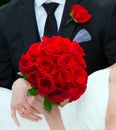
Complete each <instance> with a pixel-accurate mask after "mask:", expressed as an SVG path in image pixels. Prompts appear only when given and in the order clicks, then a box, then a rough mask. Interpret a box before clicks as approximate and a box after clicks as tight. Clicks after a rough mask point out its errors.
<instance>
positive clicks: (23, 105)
mask: <svg viewBox="0 0 116 130" xmlns="http://www.w3.org/2000/svg"><path fill="white" fill-rule="evenodd" d="M30 87H31V85H30V84H29V83H28V82H27V81H26V80H24V79H23V78H19V79H17V80H16V81H15V82H14V83H13V86H12V100H11V116H12V118H13V120H14V122H15V123H16V124H17V125H18V126H19V125H20V123H19V121H18V119H17V116H16V111H17V112H18V113H19V115H20V116H21V117H23V118H25V119H28V120H32V121H38V120H39V119H41V117H40V116H38V115H37V114H39V113H40V112H39V111H37V110H36V109H34V108H33V107H32V106H31V105H30V104H29V103H28V98H30V97H28V96H27V90H28V89H29V88H30Z"/></svg>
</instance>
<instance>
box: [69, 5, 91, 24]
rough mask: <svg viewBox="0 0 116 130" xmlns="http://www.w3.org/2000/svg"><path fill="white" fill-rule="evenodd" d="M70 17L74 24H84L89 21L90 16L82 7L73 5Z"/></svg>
mask: <svg viewBox="0 0 116 130" xmlns="http://www.w3.org/2000/svg"><path fill="white" fill-rule="evenodd" d="M70 16H71V17H72V19H73V20H74V21H75V22H76V23H86V22H88V21H89V20H90V19H91V17H92V16H91V14H90V13H89V12H88V11H87V10H86V9H85V8H84V7H83V6H82V5H73V6H72V8H71V10H70Z"/></svg>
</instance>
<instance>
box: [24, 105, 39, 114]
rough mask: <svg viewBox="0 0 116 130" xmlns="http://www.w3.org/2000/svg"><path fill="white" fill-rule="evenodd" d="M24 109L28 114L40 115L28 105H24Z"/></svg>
mask: <svg viewBox="0 0 116 130" xmlns="http://www.w3.org/2000/svg"><path fill="white" fill-rule="evenodd" d="M24 108H25V109H26V110H28V111H29V112H30V113H34V114H41V113H40V112H39V111H38V110H36V109H35V108H33V107H31V106H29V105H28V104H24Z"/></svg>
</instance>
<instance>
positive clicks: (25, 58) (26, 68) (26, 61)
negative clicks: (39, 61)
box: [19, 54, 38, 74]
mask: <svg viewBox="0 0 116 130" xmlns="http://www.w3.org/2000/svg"><path fill="white" fill-rule="evenodd" d="M19 68H20V71H21V72H22V74H28V73H30V72H32V71H36V70H38V67H37V65H36V63H35V61H33V59H32V58H31V57H30V56H29V55H28V54H26V55H22V57H21V59H20V63H19Z"/></svg>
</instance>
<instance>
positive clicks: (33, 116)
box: [17, 109, 42, 121]
mask: <svg viewBox="0 0 116 130" xmlns="http://www.w3.org/2000/svg"><path fill="white" fill-rule="evenodd" d="M17 112H18V113H19V115H20V116H21V117H22V118H25V119H28V120H31V121H39V120H41V119H42V118H41V117H40V116H38V115H36V114H33V113H30V112H29V111H28V110H27V109H25V110H24V109H23V111H21V110H20V109H18V110H17Z"/></svg>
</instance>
